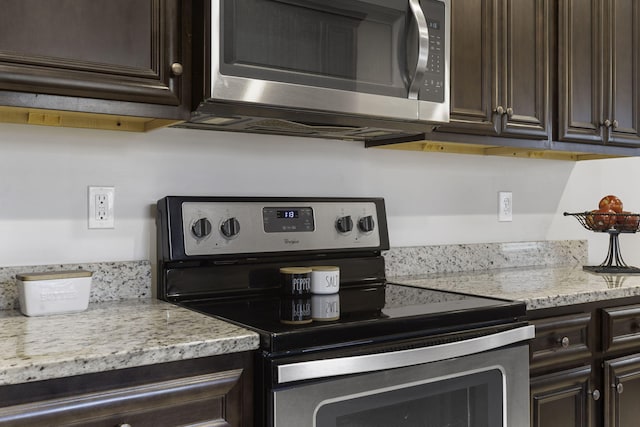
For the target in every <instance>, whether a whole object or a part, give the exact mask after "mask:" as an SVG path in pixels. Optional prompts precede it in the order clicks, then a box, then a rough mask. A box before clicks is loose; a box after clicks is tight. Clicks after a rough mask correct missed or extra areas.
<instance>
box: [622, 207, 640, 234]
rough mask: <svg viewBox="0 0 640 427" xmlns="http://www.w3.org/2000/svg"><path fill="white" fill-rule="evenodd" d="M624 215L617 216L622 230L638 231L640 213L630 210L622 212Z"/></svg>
mask: <svg viewBox="0 0 640 427" xmlns="http://www.w3.org/2000/svg"><path fill="white" fill-rule="evenodd" d="M621 213H622V214H624V215H621V216H618V217H617V218H616V224H617V227H616V228H618V229H619V230H621V231H636V230H638V225H640V215H639V214H634V213H632V212H628V211H622V212H621Z"/></svg>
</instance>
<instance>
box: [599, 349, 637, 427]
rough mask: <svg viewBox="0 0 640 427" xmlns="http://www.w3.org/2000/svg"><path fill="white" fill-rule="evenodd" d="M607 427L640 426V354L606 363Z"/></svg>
mask: <svg viewBox="0 0 640 427" xmlns="http://www.w3.org/2000/svg"><path fill="white" fill-rule="evenodd" d="M604 378H605V382H604V387H605V398H606V401H605V405H606V406H607V407H608V408H609V410H608V411H607V419H606V420H605V426H608V427H614V426H615V427H626V426H637V425H640V354H634V355H631V356H627V357H621V358H618V359H614V360H608V361H606V362H604Z"/></svg>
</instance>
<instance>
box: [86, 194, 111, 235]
mask: <svg viewBox="0 0 640 427" xmlns="http://www.w3.org/2000/svg"><path fill="white" fill-rule="evenodd" d="M115 191H116V189H115V187H97V186H91V187H89V194H88V202H89V203H88V204H89V228H114V227H115V216H114V210H113V206H114V198H115Z"/></svg>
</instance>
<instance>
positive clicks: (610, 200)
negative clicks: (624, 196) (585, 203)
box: [598, 194, 622, 213]
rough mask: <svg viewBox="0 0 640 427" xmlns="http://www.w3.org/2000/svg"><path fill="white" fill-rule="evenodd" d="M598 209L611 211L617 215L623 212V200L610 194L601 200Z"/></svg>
mask: <svg viewBox="0 0 640 427" xmlns="http://www.w3.org/2000/svg"><path fill="white" fill-rule="evenodd" d="M598 208H600V209H611V210H612V211H614V212H615V213H621V212H622V200H620V199H619V198H617V197H616V196H614V195H613V194H610V195H608V196H604V197H603V198H602V199H600V203H598Z"/></svg>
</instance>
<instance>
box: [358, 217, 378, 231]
mask: <svg viewBox="0 0 640 427" xmlns="http://www.w3.org/2000/svg"><path fill="white" fill-rule="evenodd" d="M375 227H376V223H375V221H374V220H373V217H372V216H371V215H367V216H363V217H362V218H360V219H359V220H358V228H359V229H360V231H362V232H363V233H370V232H372V231H373V229H374V228H375Z"/></svg>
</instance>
